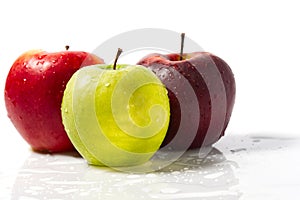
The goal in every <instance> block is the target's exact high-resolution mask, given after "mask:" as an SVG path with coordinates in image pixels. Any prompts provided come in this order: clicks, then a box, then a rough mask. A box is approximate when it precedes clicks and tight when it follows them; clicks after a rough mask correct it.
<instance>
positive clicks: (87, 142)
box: [61, 64, 170, 167]
mask: <svg viewBox="0 0 300 200" xmlns="http://www.w3.org/2000/svg"><path fill="white" fill-rule="evenodd" d="M61 111H62V119H63V124H64V127H65V130H66V132H67V134H68V136H69V138H70V140H71V142H72V143H73V145H74V146H75V148H76V149H77V150H78V152H79V153H80V154H81V155H82V156H83V157H84V158H85V159H86V160H87V162H88V163H90V164H93V165H105V166H110V167H119V166H121V167H122V166H134V165H140V164H143V163H145V162H147V161H148V160H149V159H150V158H151V157H152V156H153V155H154V153H155V152H156V151H157V150H158V149H159V147H160V145H161V143H162V141H163V140H164V138H165V135H166V132H167V129H168V125H169V120H170V105H169V98H168V94H167V89H166V88H165V86H164V85H163V84H162V83H161V81H160V80H159V79H158V78H157V77H156V75H155V74H154V73H153V72H152V71H151V70H149V69H147V68H145V67H142V66H139V65H134V66H130V65H115V64H114V65H103V64H100V65H92V66H88V67H85V68H82V69H80V70H78V71H77V72H76V73H75V74H74V75H73V76H72V78H71V79H70V81H69V82H68V84H67V87H66V90H65V92H64V96H63V101H62V107H61Z"/></svg>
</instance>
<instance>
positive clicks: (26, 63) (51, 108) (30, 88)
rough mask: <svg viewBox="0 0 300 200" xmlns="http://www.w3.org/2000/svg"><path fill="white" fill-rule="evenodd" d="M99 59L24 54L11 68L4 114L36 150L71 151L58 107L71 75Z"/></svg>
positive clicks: (82, 55) (71, 54) (83, 54)
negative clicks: (6, 114) (5, 112)
mask: <svg viewBox="0 0 300 200" xmlns="http://www.w3.org/2000/svg"><path fill="white" fill-rule="evenodd" d="M98 63H103V60H102V59H100V58H98V57H97V56H95V55H92V54H89V53H86V52H76V51H63V52H57V53H48V52H45V51H41V50H33V51H28V52H26V53H24V54H23V55H21V56H20V57H19V58H18V59H17V60H16V61H15V62H14V64H13V66H12V67H11V69H10V71H9V74H8V76H7V79H6V85H5V104H6V108H7V113H8V116H9V118H10V119H11V121H12V122H13V124H14V126H15V127H16V129H17V130H18V131H19V132H20V134H21V135H22V136H23V138H24V139H25V140H26V141H27V142H28V143H29V144H30V145H31V147H32V148H33V149H34V150H36V151H46V152H61V151H69V150H73V149H74V148H73V145H72V144H71V142H70V140H69V138H68V136H67V134H66V132H65V130H64V127H63V125H62V120H61V114H60V106H61V101H62V96H63V92H64V89H65V87H66V84H67V82H68V80H69V79H70V78H71V76H72V75H73V73H75V71H77V70H78V69H79V68H81V67H84V66H86V65H91V64H98Z"/></svg>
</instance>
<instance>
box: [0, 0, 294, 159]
mask: <svg viewBox="0 0 300 200" xmlns="http://www.w3.org/2000/svg"><path fill="white" fill-rule="evenodd" d="M299 19H300V12H299V3H298V2H297V1H288V0H285V1H237V0H236V1H234V0H227V1H223V0H219V1H217V0H212V1H190V0H185V1H178V0H172V1H162V0H151V1H141V0H136V1H131V0H126V1H114V0H109V1H90V0H85V1H78V0H72V1H71V0H70V1H67V0H66V1H61V0H52V1H38V0H36V1H34V0H27V1H16V0H11V1H1V2H0V87H1V88H0V91H2V96H3V95H4V85H5V79H6V75H7V73H8V71H9V69H10V67H11V65H12V64H13V62H14V61H15V59H16V58H17V57H18V56H19V55H20V54H22V53H23V52H25V51H27V50H31V49H44V50H46V51H61V50H63V49H64V46H65V45H66V44H69V45H70V46H71V50H83V51H93V50H94V49H95V48H96V47H97V46H98V45H99V44H101V43H102V42H104V41H105V40H107V39H109V38H111V37H112V36H115V35H117V34H119V33H122V32H125V31H129V30H133V29H137V28H164V29H169V30H173V31H177V32H185V33H186V35H187V36H188V37H190V38H191V39H193V40H194V41H196V42H197V43H198V44H200V45H201V46H202V47H203V48H204V49H205V50H206V51H209V52H212V53H214V54H216V55H218V56H220V57H221V58H223V59H224V60H225V61H227V63H228V64H229V65H230V66H231V68H232V70H233V72H234V74H235V78H236V84H237V95H236V104H235V108H234V112H233V115H232V120H231V122H230V125H229V127H228V130H227V134H228V135H230V134H232V135H235V134H242V135H243V134H244V135H251V134H259V135H264V136H274V135H280V136H298V135H300V133H299V129H298V125H299V113H300V105H299V102H300V94H299V93H300V89H299V87H300V79H299V74H298V72H299V68H300V59H299V58H300V55H299V52H300V51H299V48H300V26H299V24H300V20H299ZM174 42H176V43H178V41H174ZM133 64H134V63H133ZM0 119H1V121H0V127H1V129H0V132H1V143H0V144H1V146H0V155H1V156H2V155H3V156H4V158H5V159H9V160H3V161H1V163H2V162H11V160H14V161H13V162H15V163H22V162H23V160H24V159H22V158H11V157H10V156H9V155H7V153H8V151H14V149H20V148H21V149H22V148H23V151H28V146H27V144H25V142H24V141H23V139H22V138H21V137H20V136H19V134H18V133H17V132H16V130H15V129H14V127H13V126H12V124H11V123H10V121H9V119H8V118H7V117H6V110H5V106H4V99H3V97H2V98H0ZM253 162H255V161H253ZM278 162H280V160H278Z"/></svg>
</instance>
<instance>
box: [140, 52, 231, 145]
mask: <svg viewBox="0 0 300 200" xmlns="http://www.w3.org/2000/svg"><path fill="white" fill-rule="evenodd" d="M181 56H182V57H181ZM138 64H140V65H143V66H145V67H147V68H150V69H151V70H152V71H153V72H154V73H155V74H156V75H157V76H158V77H159V78H160V80H161V81H162V82H163V83H164V84H165V85H166V87H167V89H168V92H169V94H168V95H169V99H170V109H171V119H170V124H169V129H168V132H167V136H166V138H165V140H164V142H163V144H162V146H165V145H168V146H167V147H172V148H174V149H188V148H190V149H192V148H198V147H202V146H209V145H211V144H213V143H215V142H216V141H218V139H219V138H220V137H221V136H223V135H224V131H225V129H226V127H227V125H228V122H229V119H230V116H231V113H232V109H233V105H234V100H235V90H236V88H235V79H234V75H233V73H232V71H231V69H230V67H229V66H228V64H226V62H225V61H224V60H222V59H221V58H219V57H217V56H215V55H213V54H211V53H207V52H195V53H189V54H168V55H161V54H151V55H148V56H146V57H145V58H143V59H142V60H140V61H139V62H138Z"/></svg>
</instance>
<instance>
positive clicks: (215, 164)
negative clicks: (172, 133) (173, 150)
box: [12, 148, 239, 200]
mask: <svg viewBox="0 0 300 200" xmlns="http://www.w3.org/2000/svg"><path fill="white" fill-rule="evenodd" d="M235 167H236V164H235V163H234V162H231V161H228V160H226V159H225V157H224V156H223V154H222V153H221V152H220V151H218V150H217V149H215V148H214V149H213V150H212V152H211V153H210V154H209V155H208V156H207V157H206V158H202V159H201V158H199V157H198V151H190V152H187V153H186V154H185V155H184V156H183V157H182V158H180V159H179V160H178V161H176V162H175V163H174V164H172V165H170V166H169V167H167V168H165V169H163V170H161V171H159V172H154V173H147V174H127V173H122V172H116V171H113V170H110V169H108V168H106V167H101V168H100V167H94V166H88V165H87V164H86V163H85V162H84V160H83V159H82V158H80V157H78V156H76V155H75V154H74V155H55V156H51V155H43V154H37V153H32V154H31V155H30V156H29V158H28V159H27V160H26V162H25V163H24V166H23V167H22V169H20V171H19V173H18V175H17V177H16V180H15V183H14V186H13V190H12V199H20V198H21V199H41V198H44V197H45V198H47V199H64V198H65V197H66V195H68V196H69V197H70V198H73V199H120V197H122V199H130V200H132V199H143V198H144V199H182V198H185V199H199V198H204V197H205V198H206V199H207V198H216V197H220V198H221V197H222V198H223V199H224V198H226V199H238V197H239V193H238V192H236V191H231V190H230V188H231V187H232V186H233V185H236V184H237V183H238V180H237V179H236V178H235V175H234V171H233V168H235Z"/></svg>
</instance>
